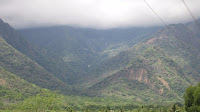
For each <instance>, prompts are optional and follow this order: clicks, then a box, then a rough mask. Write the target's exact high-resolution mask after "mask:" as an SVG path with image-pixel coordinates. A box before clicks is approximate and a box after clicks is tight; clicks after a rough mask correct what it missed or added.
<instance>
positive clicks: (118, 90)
mask: <svg viewBox="0 0 200 112" xmlns="http://www.w3.org/2000/svg"><path fill="white" fill-rule="evenodd" d="M198 21H200V20H198ZM199 45H200V33H199V30H198V26H196V24H195V23H193V22H190V23H187V24H172V25H170V26H169V28H161V27H140V28H137V27H135V28H134V27H130V28H121V29H120V28H116V29H90V28H78V27H70V26H53V27H38V28H28V29H19V30H15V29H14V28H13V27H12V26H10V25H9V24H8V23H5V22H4V21H3V20H1V19H0V109H2V110H5V112H7V110H8V111H10V110H19V111H20V110H21V111H25V112H26V111H33V110H34V109H48V108H50V107H52V109H51V111H52V112H53V111H54V109H55V111H61V112H62V111H70V112H73V111H75V110H76V111H97V110H98V111H101V110H102V111H106V110H109V111H111V110H117V111H120V110H121V112H122V110H123V111H125V110H126V111H131V110H132V111H133V112H136V111H142V110H145V109H146V111H148V110H152V112H153V110H155V112H157V110H163V112H165V111H164V110H166V111H167V110H170V109H173V108H176V109H180V110H184V107H183V106H180V105H183V104H184V99H183V96H184V93H185V90H186V88H188V87H190V86H192V85H196V84H197V83H198V82H200V71H199V69H200V46H199ZM33 102H37V103H36V104H34V103H33ZM40 103H41V106H40V105H39V104H40ZM179 104H180V105H179ZM32 105H35V108H31V106H32ZM49 105H52V106H50V107H48V106H49ZM174 105H175V107H173V106H174ZM3 112H4V111H3ZM13 112H15V111H13ZM16 112H18V111H16ZM41 112H42V111H41ZM106 112H107V111H106ZM181 112H182V111H181Z"/></svg>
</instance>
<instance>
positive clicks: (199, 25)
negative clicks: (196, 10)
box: [182, 0, 200, 28]
mask: <svg viewBox="0 0 200 112" xmlns="http://www.w3.org/2000/svg"><path fill="white" fill-rule="evenodd" d="M182 2H183V4H184V5H185V7H186V9H187V10H188V12H189V13H190V15H191V16H192V19H193V20H194V22H195V23H196V24H197V26H198V27H199V28H200V23H199V22H198V21H197V19H196V18H195V16H194V15H193V13H192V11H191V10H190V8H189V7H188V5H187V4H186V2H185V1H184V0H182Z"/></svg>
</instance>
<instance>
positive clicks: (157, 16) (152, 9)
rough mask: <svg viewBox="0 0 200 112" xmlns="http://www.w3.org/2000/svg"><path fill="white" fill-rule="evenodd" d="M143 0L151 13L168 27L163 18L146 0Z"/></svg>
mask: <svg viewBox="0 0 200 112" xmlns="http://www.w3.org/2000/svg"><path fill="white" fill-rule="evenodd" d="M144 2H145V3H146V4H147V6H148V7H149V8H150V9H151V10H152V11H153V13H154V14H155V15H156V16H157V17H158V18H159V19H160V21H161V22H162V23H163V24H164V25H165V26H166V27H167V28H169V26H168V25H167V24H166V23H165V22H164V21H163V19H162V18H161V17H160V16H159V15H158V14H157V13H156V11H155V10H154V9H153V8H152V7H151V6H150V5H149V4H148V3H147V1H146V0H144Z"/></svg>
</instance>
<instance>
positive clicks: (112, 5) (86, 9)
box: [0, 0, 200, 28]
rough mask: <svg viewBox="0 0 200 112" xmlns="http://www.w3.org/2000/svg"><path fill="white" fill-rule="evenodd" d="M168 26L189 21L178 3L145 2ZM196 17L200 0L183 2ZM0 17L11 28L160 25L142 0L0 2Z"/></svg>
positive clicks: (172, 0) (165, 0) (199, 14)
mask: <svg viewBox="0 0 200 112" xmlns="http://www.w3.org/2000/svg"><path fill="white" fill-rule="evenodd" d="M146 1H147V2H148V3H149V4H150V5H151V6H152V7H153V8H154V10H155V11H156V12H157V13H158V14H159V15H160V16H161V17H162V18H163V20H164V21H166V22H167V23H168V24H172V23H181V22H188V21H191V20H192V19H191V16H190V15H189V13H188V12H187V10H186V8H185V7H184V5H183V3H182V1H181V0H146ZM185 2H186V3H187V4H188V6H189V7H190V9H191V11H192V12H193V14H194V15H195V16H196V17H197V18H198V17H200V8H199V4H200V0H185ZM0 18H2V19H3V20H4V21H6V22H8V23H10V24H11V25H12V26H14V27H15V28H26V27H38V26H51V25H75V26H81V27H91V28H115V27H127V26H154V25H161V24H162V23H161V22H160V21H159V20H158V18H157V17H156V16H155V14H154V13H153V12H152V11H151V10H150V9H149V7H148V6H147V5H146V4H145V2H144V1H143V0H0Z"/></svg>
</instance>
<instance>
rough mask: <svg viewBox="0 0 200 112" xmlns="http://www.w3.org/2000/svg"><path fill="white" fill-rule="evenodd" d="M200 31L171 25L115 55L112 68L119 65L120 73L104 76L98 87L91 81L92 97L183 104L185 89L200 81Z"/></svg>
mask: <svg viewBox="0 0 200 112" xmlns="http://www.w3.org/2000/svg"><path fill="white" fill-rule="evenodd" d="M198 30H199V29H198V27H197V26H196V25H195V24H194V23H191V24H189V25H184V24H178V25H170V28H164V29H162V30H160V31H159V32H158V33H157V34H155V35H154V36H153V37H152V38H150V39H148V40H147V41H144V42H141V43H138V44H137V45H136V46H134V47H133V48H131V49H129V50H128V51H126V52H124V53H122V54H120V55H117V56H115V57H114V58H113V59H111V60H110V62H109V61H108V62H109V63H113V64H111V65H113V66H110V68H112V70H114V68H116V65H119V66H118V69H119V68H120V70H118V71H117V70H116V69H115V73H113V74H107V75H104V76H101V75H100V76H99V80H98V81H97V83H96V84H94V82H92V81H91V84H94V85H93V86H91V87H90V88H89V91H90V94H93V95H95V96H115V97H121V98H126V99H130V98H131V99H133V100H134V101H139V102H141V103H145V102H154V101H156V102H168V101H172V102H177V101H182V100H181V99H182V96H183V93H184V91H185V88H186V87H188V86H189V85H193V84H196V83H197V82H199V81H200V78H199V77H200V71H199V67H200V63H199V62H200V49H199V45H200V41H199V40H200V36H199V33H198ZM117 60H118V61H117ZM109 63H107V65H109ZM120 64H121V65H120ZM102 77H103V78H102Z"/></svg>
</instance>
